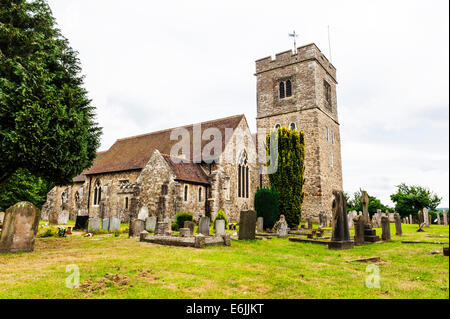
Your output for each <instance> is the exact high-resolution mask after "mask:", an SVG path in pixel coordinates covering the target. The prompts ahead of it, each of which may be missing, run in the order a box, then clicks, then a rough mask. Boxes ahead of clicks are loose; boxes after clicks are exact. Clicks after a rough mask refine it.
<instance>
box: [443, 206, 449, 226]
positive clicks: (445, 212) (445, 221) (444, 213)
mask: <svg viewBox="0 0 450 319" xmlns="http://www.w3.org/2000/svg"><path fill="white" fill-rule="evenodd" d="M442 219H443V220H444V225H445V226H448V219H447V211H446V210H445V209H444V211H443V212H442Z"/></svg>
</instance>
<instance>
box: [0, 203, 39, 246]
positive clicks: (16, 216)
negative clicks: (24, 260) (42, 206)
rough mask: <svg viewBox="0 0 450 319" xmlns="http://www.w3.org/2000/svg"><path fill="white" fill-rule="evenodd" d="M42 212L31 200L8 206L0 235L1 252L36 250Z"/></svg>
mask: <svg viewBox="0 0 450 319" xmlns="http://www.w3.org/2000/svg"><path fill="white" fill-rule="evenodd" d="M40 218H41V212H40V211H39V209H37V208H36V207H35V206H34V205H33V204H32V203H30V202H19V203H17V204H15V205H14V206H11V207H10V208H8V209H7V210H6V212H5V217H4V220H3V228H2V233H1V236H0V253H6V252H12V253H16V252H24V251H33V250H34V241H35V239H36V234H37V231H38V227H39V220H40Z"/></svg>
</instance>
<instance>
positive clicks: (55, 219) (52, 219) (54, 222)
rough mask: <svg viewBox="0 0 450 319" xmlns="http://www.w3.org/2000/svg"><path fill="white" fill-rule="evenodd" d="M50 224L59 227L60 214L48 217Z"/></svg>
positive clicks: (52, 214)
mask: <svg viewBox="0 0 450 319" xmlns="http://www.w3.org/2000/svg"><path fill="white" fill-rule="evenodd" d="M48 223H49V224H50V225H58V212H56V211H52V212H50V214H49V215H48Z"/></svg>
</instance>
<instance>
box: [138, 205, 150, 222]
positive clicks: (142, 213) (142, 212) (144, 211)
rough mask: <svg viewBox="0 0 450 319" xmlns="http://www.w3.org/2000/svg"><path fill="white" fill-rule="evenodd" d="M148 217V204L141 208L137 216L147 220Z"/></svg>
mask: <svg viewBox="0 0 450 319" xmlns="http://www.w3.org/2000/svg"><path fill="white" fill-rule="evenodd" d="M147 217H148V208H147V206H142V207H141V209H139V213H138V216H137V218H138V219H140V220H143V221H145V220H146V219H147Z"/></svg>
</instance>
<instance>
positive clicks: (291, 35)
mask: <svg viewBox="0 0 450 319" xmlns="http://www.w3.org/2000/svg"><path fill="white" fill-rule="evenodd" d="M289 36H290V37H293V38H294V52H296V51H297V43H296V42H295V38H297V37H298V34H297V33H295V30H294V32H292V33H289Z"/></svg>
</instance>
